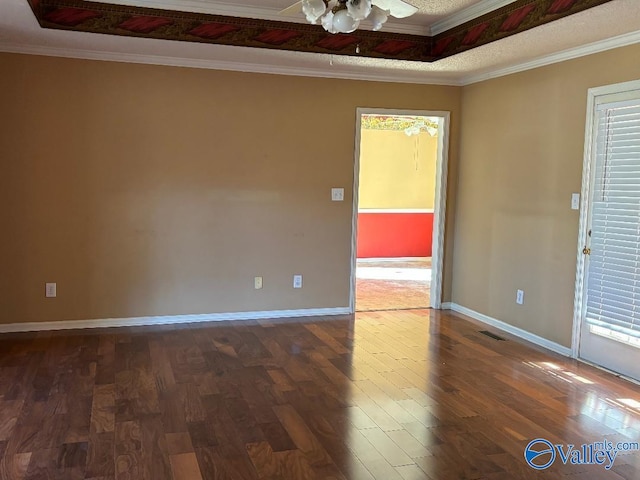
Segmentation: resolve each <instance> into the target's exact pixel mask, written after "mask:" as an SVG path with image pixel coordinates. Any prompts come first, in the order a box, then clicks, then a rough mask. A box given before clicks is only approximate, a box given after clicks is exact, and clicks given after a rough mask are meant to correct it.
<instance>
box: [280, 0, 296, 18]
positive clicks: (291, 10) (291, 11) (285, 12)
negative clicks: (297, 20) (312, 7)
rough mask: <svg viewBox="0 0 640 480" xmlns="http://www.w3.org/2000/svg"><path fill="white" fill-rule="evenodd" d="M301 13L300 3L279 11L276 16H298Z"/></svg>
mask: <svg viewBox="0 0 640 480" xmlns="http://www.w3.org/2000/svg"><path fill="white" fill-rule="evenodd" d="M301 12H302V1H300V2H296V3H294V4H293V5H291V6H290V7H287V8H285V9H284V10H280V11H279V12H278V15H298V14H299V13H301Z"/></svg>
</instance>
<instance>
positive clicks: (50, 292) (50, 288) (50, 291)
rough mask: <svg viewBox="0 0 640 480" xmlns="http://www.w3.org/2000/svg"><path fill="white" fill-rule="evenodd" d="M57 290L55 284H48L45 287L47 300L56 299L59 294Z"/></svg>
mask: <svg viewBox="0 0 640 480" xmlns="http://www.w3.org/2000/svg"><path fill="white" fill-rule="evenodd" d="M57 290H58V288H57V286H56V284H55V283H46V284H45V286H44V294H45V296H46V297H47V298H55V297H56V295H57V294H58V292H57Z"/></svg>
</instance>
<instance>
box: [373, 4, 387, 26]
mask: <svg viewBox="0 0 640 480" xmlns="http://www.w3.org/2000/svg"><path fill="white" fill-rule="evenodd" d="M389 13H390V12H389V10H383V9H381V8H380V7H378V6H376V5H374V6H373V8H372V9H371V15H369V20H371V23H372V24H373V31H374V32H377V31H378V30H380V29H381V28H382V26H383V25H384V24H385V23H386V21H387V19H388V18H389Z"/></svg>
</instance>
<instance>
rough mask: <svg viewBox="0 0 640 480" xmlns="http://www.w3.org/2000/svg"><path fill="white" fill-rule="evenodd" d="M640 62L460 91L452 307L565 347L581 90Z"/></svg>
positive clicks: (611, 58)
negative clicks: (519, 292)
mask: <svg viewBox="0 0 640 480" xmlns="http://www.w3.org/2000/svg"><path fill="white" fill-rule="evenodd" d="M638 58H640V45H636V46H631V47H626V48H621V49H617V50H613V51H609V52H605V53H600V54H597V55H592V56H588V57H583V58H580V59H576V60H571V61H568V62H564V63H560V64H557V65H551V66H547V67H543V68H538V69H536V70H531V71H528V72H523V73H519V74H515V75H510V76H507V77H502V78H498V79H495V80H489V81H485V82H482V83H478V84H474V85H470V86H467V87H464V89H463V117H462V128H461V132H462V133H461V146H460V163H459V169H460V170H459V172H460V174H459V179H458V182H459V183H458V196H457V202H456V203H457V207H456V226H455V249H454V254H453V258H454V270H453V275H452V279H453V294H452V298H453V301H454V302H455V303H458V304H460V305H463V306H465V307H468V308H471V309H473V310H475V311H478V312H480V313H483V314H486V315H489V316H491V317H494V318H497V319H499V320H502V321H505V322H507V323H510V324H513V325H515V326H517V327H520V328H523V329H525V330H527V331H530V332H533V333H535V334H537V335H540V336H542V337H544V338H547V339H550V340H552V341H555V342H558V343H560V344H562V345H565V346H570V344H571V328H572V315H573V296H574V281H575V267H576V246H577V241H578V217H579V213H578V212H577V211H574V210H571V209H570V199H571V193H572V192H579V191H580V186H581V175H582V161H583V149H584V148H583V146H584V131H585V115H586V101H587V89H588V88H590V87H596V86H601V85H607V84H612V83H618V82H623V81H628V80H633V79H638V78H640V63H639V62H638ZM517 288H521V289H523V290H524V291H525V305H524V306H517V305H516V304H515V297H516V289H517Z"/></svg>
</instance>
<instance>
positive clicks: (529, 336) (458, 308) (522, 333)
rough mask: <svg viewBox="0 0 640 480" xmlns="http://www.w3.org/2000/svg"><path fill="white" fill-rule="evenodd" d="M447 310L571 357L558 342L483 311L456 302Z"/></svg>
mask: <svg viewBox="0 0 640 480" xmlns="http://www.w3.org/2000/svg"><path fill="white" fill-rule="evenodd" d="M444 305H445V304H443V306H442V308H443V309H444V308H445V307H444ZM448 305H449V310H452V311H454V312H458V313H462V314H463V315H466V316H468V317H471V318H473V319H474V320H478V321H479V322H482V323H486V324H487V325H491V326H492V327H495V328H497V329H499V330H502V331H504V332H507V333H510V334H511V335H515V336H516V337H519V338H522V339H523V340H526V341H528V342H531V343H533V344H535V345H538V346H540V347H544V348H546V349H547V350H551V351H552V352H556V353H559V354H560V355H563V356H565V357H571V356H572V353H571V349H570V348H568V347H565V346H563V345H560V344H559V343H556V342H552V341H551V340H547V339H546V338H543V337H540V336H538V335H536V334H534V333H531V332H528V331H526V330H523V329H521V328H518V327H514V326H513V325H510V324H508V323H505V322H503V321H501V320H497V319H495V318H493V317H489V316H488V315H485V314H483V313H479V312H476V311H474V310H471V309H470V308H467V307H463V306H462V305H458V304H457V303H450V304H448Z"/></svg>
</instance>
